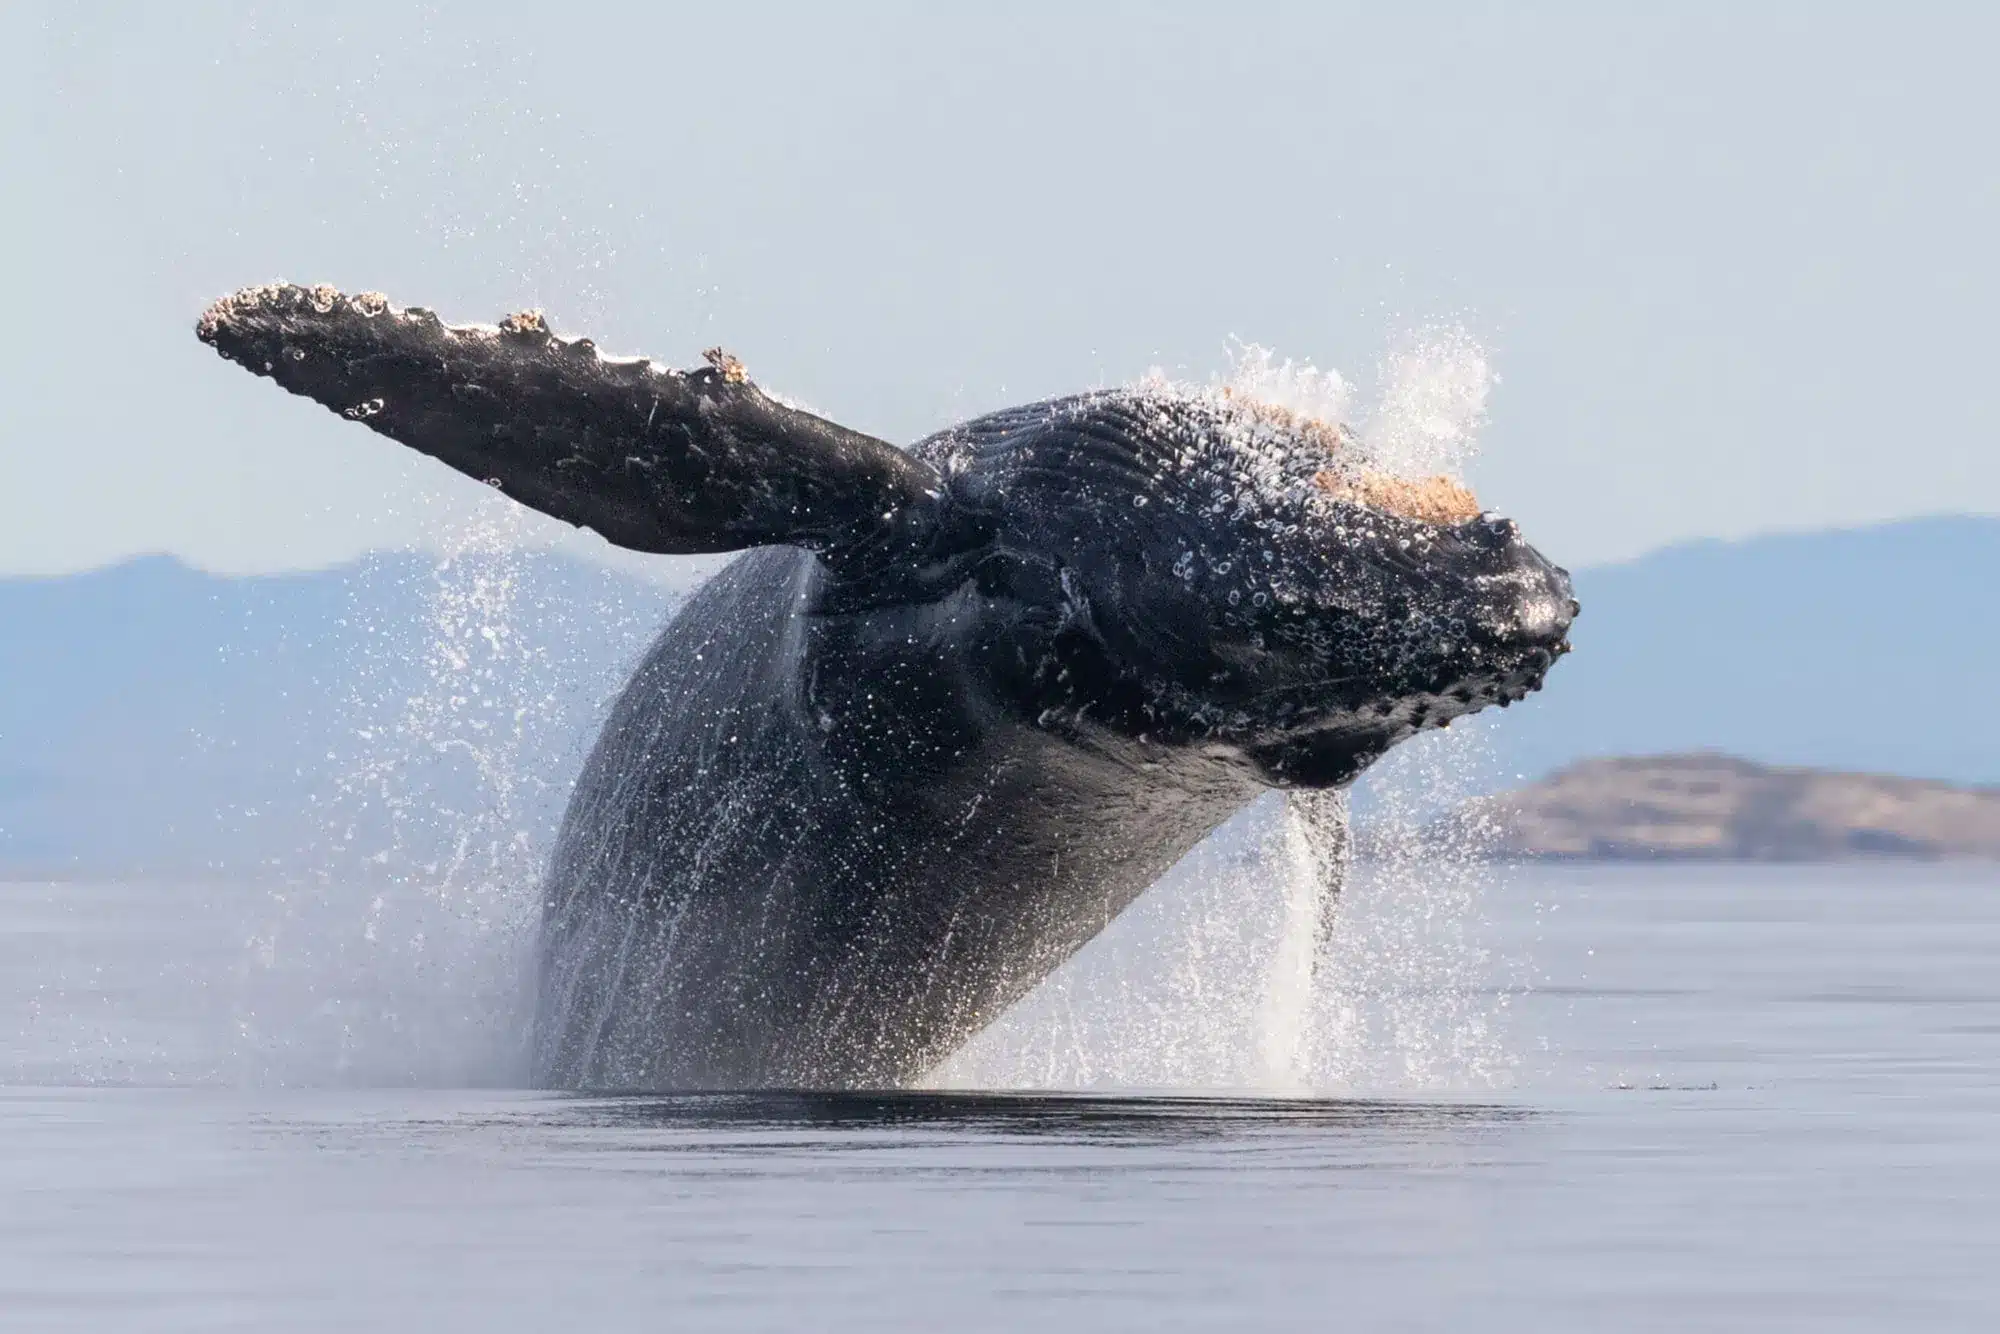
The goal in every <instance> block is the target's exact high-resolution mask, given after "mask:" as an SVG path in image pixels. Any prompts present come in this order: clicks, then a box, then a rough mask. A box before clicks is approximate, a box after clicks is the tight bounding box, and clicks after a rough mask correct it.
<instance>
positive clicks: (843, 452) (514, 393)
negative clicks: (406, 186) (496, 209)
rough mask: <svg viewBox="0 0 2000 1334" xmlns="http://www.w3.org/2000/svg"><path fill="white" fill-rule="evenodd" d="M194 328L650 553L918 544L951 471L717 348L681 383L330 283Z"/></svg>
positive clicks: (261, 296)
mask: <svg viewBox="0 0 2000 1334" xmlns="http://www.w3.org/2000/svg"><path fill="white" fill-rule="evenodd" d="M195 332H196V334H197V335H198V336H199V337H200V338H201V340H202V341H203V342H205V343H208V344H210V345H212V346H213V347H214V348H215V349H216V351H218V352H220V353H221V354H222V355H223V356H224V357H227V358H228V359H229V360H231V361H234V362H237V363H239V364H240V365H242V366H244V367H245V368H247V369H249V370H250V371H252V372H254V373H256V374H259V375H264V376H268V377H269V378H271V379H273V380H276V381H277V382H278V383H279V384H280V385H281V386H283V387H284V388H286V389H288V390H290V391H291V392H292V393H295V394H300V395H303V396H305V397H307V398H310V399H313V400H314V401H315V402H318V403H322V404H324V405H325V406H327V407H329V408H332V409H334V410H335V411H336V412H339V413H340V414H341V415H342V416H345V417H348V418H350V419H352V420H355V421H359V422H362V423H363V424H365V425H366V426H368V427H369V428H370V429H372V430H375V431H379V432H380V433H382V434H383V435H386V436H388V437H390V438H391V439H393V440H397V441H400V442H402V443H403V444H406V445H408V446H410V447H411V448H413V449H416V450H419V451H421V452H422V453H425V454H428V455H430V456H431V457H433V458H436V459H439V460H442V461H443V462H445V463H448V464H450V465H451V466H452V467H453V468H456V469H457V470H458V471H460V472H462V473H465V474H466V475H467V476H470V477H475V478H478V479H479V480H481V481H484V482H487V483H489V484H491V485H493V486H496V487H498V488H499V489H500V490H501V491H503V492H505V493H506V494H507V495H508V496H511V497H512V498H513V499H515V500H518V501H520V502H521V503H522V504H524V505H528V506H530V507H531V508H533V509H537V510H540V511H541V512H542V513H544V514H548V515H551V516H553V517H555V518H558V519H562V520H564V521H565V522H568V523H573V524H579V525H582V526H584V527H588V528H591V529H594V530H596V531H597V532H598V533H600V534H602V535H603V536H604V537H605V538H606V539H608V540H609V541H611V542H613V543H615V544H617V545H618V546H622V547H629V548H632V549H633V550H636V551H650V552H660V553H691V552H708V551H734V550H738V549H740V548H743V547H752V546H763V545H776V544H782V545H790V546H802V547H808V548H811V549H813V550H815V551H819V552H821V553H823V554H826V553H836V552H841V551H843V550H851V549H856V548H869V547H873V546H876V545H878V544H882V543H885V542H894V541H897V540H898V539H914V538H917V537H920V536H921V535H922V534H923V533H924V532H925V531H926V530H927V528H928V526H929V524H930V522H931V512H932V510H933V508H934V504H933V502H934V500H935V496H936V488H937V486H938V476H937V473H936V471H935V470H934V469H932V468H931V467H930V466H929V465H928V464H925V463H923V462H921V461H920V460H918V459H915V458H912V457H911V456H910V455H908V454H905V453H903V452H902V451H901V450H899V449H897V448H896V447H895V446H893V445H891V444H888V443H887V442H886V441H882V440H877V439H875V438H874V437H873V436H868V435H863V434H861V433H860V432H858V431H850V430H848V429H847V428H845V427H843V426H839V425H836V424H835V423H833V422H830V421H826V420H824V419H822V418H819V417H815V416H813V415H811V414H810V413H806V412H801V411H799V410H798V409H796V408H790V407H786V406H785V405H784V404H782V403H779V402H777V401H775V400H773V399H771V398H769V397H767V396H766V395H764V394H763V393H762V392H760V391H759V390H758V388H757V387H756V386H755V385H753V384H751V383H750V381H749V379H748V377H747V376H745V375H744V373H743V368H742V364H741V363H740V362H738V361H736V360H735V358H733V357H730V356H728V355H727V354H725V353H723V352H721V351H720V350H719V349H717V350H714V351H711V352H710V353H708V354H707V356H708V361H709V364H708V366H706V367H704V368H702V369H700V370H695V371H690V372H682V371H676V370H670V369H667V368H665V367H662V366H659V365H657V364H655V363H653V362H651V361H648V360H645V359H644V358H632V359H621V358H610V357H604V356H601V355H599V353H598V351H597V349H596V347H595V345H593V344H592V343H591V342H590V341H589V340H588V339H583V338H577V339H565V338H560V337H557V336H556V335H555V334H553V333H551V332H550V331H549V327H548V325H547V324H546V323H545V322H544V321H543V320H542V318H541V316H540V315H539V314H528V315H517V316H512V317H510V318H508V319H507V320H505V321H502V322H501V324H500V325H499V326H498V327H494V326H480V325H468V326H452V325H448V324H445V323H444V322H443V321H441V320H439V319H438V318H437V316H435V315H433V314H431V313H430V312H429V311H425V310H420V309H417V308H414V307H412V308H410V309H407V310H398V309H396V308H395V307H393V306H391V305H390V304H389V303H388V301H387V300H385V299H384V298H382V297H380V296H377V295H374V294H368V293H364V294H361V295H356V296H348V295H344V294H342V293H340V292H337V291H335V290H334V289H332V288H330V287H311V288H308V287H299V286H294V285H290V284H281V285H275V286H268V287H252V288H245V289H244V290H242V291H240V292H237V293H236V294H234V295H233V296H228V297H224V298H223V299H222V300H220V301H218V302H216V303H215V304H214V305H213V306H211V307H209V309H208V310H207V312H206V313H204V314H203V315H202V317H201V321H200V323H199V324H198V325H197V326H196V330H195Z"/></svg>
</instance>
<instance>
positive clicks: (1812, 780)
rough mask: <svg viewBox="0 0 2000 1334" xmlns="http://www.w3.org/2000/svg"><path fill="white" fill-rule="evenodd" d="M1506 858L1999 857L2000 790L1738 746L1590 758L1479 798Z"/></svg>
mask: <svg viewBox="0 0 2000 1334" xmlns="http://www.w3.org/2000/svg"><path fill="white" fill-rule="evenodd" d="M1458 818H1459V819H1460V820H1470V821H1475V822H1477V823H1478V824H1479V825H1481V826H1482V827H1483V828H1484V829H1485V830H1486V831H1487V832H1489V833H1490V834H1491V836H1492V846H1493V848H1494V850H1495V851H1496V852H1498V853H1499V854H1501V855H1503V856H1516V857H1538V858H1547V857H1565V858H1568V857H1590V858H1624V859H1646V860H1660V859H1668V858H1672V859H1690V858H1694V859H1703V860H1728V861H1838V860H1842V859H1845V858H1851V857H1879V856H1900V857H1928V858H1945V857H1953V858H1984V859H1992V860H2000V788H1995V787H1987V788H1967V787H1955V786H1953V785H1951V784H1949V783H1937V782H1927V781H1924V780H1922V779H1915V778H1885V777H1882V776H1881V775H1878V774H1852V773H1833V772H1827V771H1823V770H1814V769H1793V768H1775V767H1772V766H1769V765H1762V764H1752V763H1750V762H1749V761H1747V760H1739V759H1736V758H1735V757H1733V756H1729V755H1715V754H1695V755H1656V756H1647V757H1643V758H1631V759H1613V760H1586V761H1584V762H1583V763H1581V764H1575V765H1571V766H1569V767H1568V768H1565V769H1562V770H1560V771H1558V772H1557V773H1555V774H1553V775H1551V776H1550V777H1548V778H1546V779H1544V780H1542V781H1541V782H1539V783H1536V784H1534V785H1532V786H1530V787H1527V788H1524V789H1522V790H1520V791H1517V792H1509V793H1506V794H1504V795H1502V796H1499V797H1490V798H1486V799H1485V800H1482V801H1478V802H1475V803H1473V804H1472V806H1471V807H1470V808H1469V809H1468V810H1467V811H1465V812H1462V813H1461V814H1460V816H1459V817H1458Z"/></svg>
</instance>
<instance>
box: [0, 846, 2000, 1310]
mask: <svg viewBox="0 0 2000 1334" xmlns="http://www.w3.org/2000/svg"><path fill="white" fill-rule="evenodd" d="M485 911H486V909H484V908H481V907H480V906H479V905H471V906H466V905H460V910H459V911H457V912H456V914H455V915H454V916H453V918H452V921H453V922H455V923H456V925H455V926H452V927H450V928H449V929H446V928H443V927H438V926H436V925H435V924H431V923H429V922H427V920H426V919H423V918H421V916H418V917H412V916H409V915H407V914H405V915H398V909H397V907H396V905H395V903H394V902H393V901H392V900H390V899H387V898H385V897H384V896H380V895H376V894H374V892H372V891H366V890H362V891H354V892H353V893H351V894H347V893H342V892H339V891H316V892H315V893H313V894H310V895H301V894H298V893H294V894H291V895H289V896H280V895H274V894H273V892H272V891H270V890H266V889H245V888H229V889H224V888H213V887H209V888H190V887H187V886H133V885H57V886H50V885H9V886H0V1081H4V1084H5V1086H4V1087H0V1328H4V1329H6V1330H9V1331H12V1330H43V1329H92V1330H155V1329H187V1330H218V1329H256V1330H276V1329H283V1330H318V1329H327V1330H333V1329H339V1330H357V1329H369V1330H375V1329H396V1330H401V1329H412V1330H414V1329H425V1330H431V1329H447V1328H449V1329H471V1330H479V1331H483V1332H495V1331H503V1330H553V1329H571V1328H579V1329H591V1330H622V1329H671V1330H688V1329H731V1330H759V1329H773V1330H807V1329H814V1330H816V1329H867V1330H902V1329H910V1330H919V1329H921V1330H933V1329H951V1330H984V1329H1037V1330H1057V1329H1087V1330H1093V1331H1099V1330H1106V1329H1134V1330H1141V1329H1144V1330H1152V1329H1228V1328H1251V1329H1370V1330H1373V1329H1424V1330H1428V1329H1480V1330H1523V1331H1526V1330H1533V1331H1549V1330H1593V1331H1595V1330H1677V1331H1678V1330H1694V1329H1700V1330H1714V1329H1741V1330H1757V1331H1773V1330H1790V1329H1801V1330H1807V1329H1809V1330H1958V1329H1962V1330H1993V1329H2000V874H1996V872H1995V871H1994V870H1993V869H1992V868H1976V869H1974V868H1914V869H1912V868H1863V869H1855V870H1847V869H1841V870H1829V869H1805V870H1800V869H1764V868H1713V869H1676V868H1638V869H1620V870H1605V869H1594V868H1580V867H1572V868H1560V869H1553V870H1549V869H1543V870H1523V871H1517V872H1513V873H1512V874H1511V876H1510V878H1509V879H1508V881H1507V882H1506V883H1503V884H1501V885H1498V886H1496V887H1494V888H1493V889H1491V890H1490V891H1489V892H1488V893H1487V894H1486V895H1485V897H1484V900H1483V904H1482V906H1481V909H1480V920H1479V921H1478V922H1477V923H1475V934H1476V936H1477V938H1478V939H1477V944H1478V945H1479V946H1480V950H1479V951H1478V952H1476V953H1473V954H1465V955H1462V956H1460V957H1462V958H1472V959H1476V960H1477V961H1479V967H1478V969H1477V970H1475V973H1474V975H1466V976H1459V977H1456V978H1455V979H1454V978H1445V979H1444V980H1442V981H1440V980H1439V979H1438V978H1437V977H1436V976H1430V977H1429V978H1428V980H1427V981H1426V982H1425V985H1426V986H1433V987H1438V986H1443V987H1446V988H1450V987H1453V986H1456V987H1458V988H1460V989H1461V990H1462V991H1463V992H1464V993H1465V995H1464V996H1463V997H1461V998H1460V1000H1459V1001H1457V1002H1455V1003H1453V1004H1450V1005H1443V1006H1433V1007H1431V1008H1430V1009H1429V1010H1425V1009H1423V1008H1422V1007H1421V1006H1418V1007H1416V1008H1411V1007H1409V1006H1407V1005H1406V1006H1405V1007H1404V1008H1403V1009H1401V1010H1395V1011H1394V1014H1396V1015H1401V1016H1403V1018H1402V1019H1400V1020H1397V1021H1396V1022H1395V1023H1392V1024H1390V1025H1388V1028H1387V1030H1383V1029H1381V1028H1379V1027H1377V1028H1366V1027H1364V1029H1362V1030H1356V1031H1360V1032H1363V1034H1364V1036H1363V1037H1362V1038H1359V1039H1356V1038H1354V1037H1353V1036H1352V1034H1350V1037H1349V1038H1348V1039H1347V1040H1348V1041H1349V1042H1350V1043H1352V1042H1355V1041H1363V1042H1379V1043H1389V1044H1396V1043H1404V1044H1408V1045H1409V1046H1410V1048H1411V1049H1412V1050H1413V1051H1423V1052H1430V1053H1432V1054H1435V1049H1437V1048H1439V1047H1440V1045H1442V1046H1444V1047H1450V1048H1452V1049H1453V1050H1457V1049H1458V1047H1463V1046H1464V1045H1465V1042H1464V1041H1462V1040H1461V1039H1462V1038H1463V1034H1462V1033H1461V1032H1460V1030H1462V1029H1465V1028H1466V1025H1467V1023H1468V1016H1471V1017H1472V1018H1473V1019H1476V1020H1477V1021H1478V1022H1476V1023H1473V1024H1472V1025H1471V1027H1472V1029H1474V1030H1476V1037H1477V1041H1476V1042H1474V1043H1473V1044H1472V1045H1474V1046H1478V1047H1479V1048H1480V1051H1479V1052H1478V1053H1474V1055H1473V1056H1471V1057H1466V1058H1465V1059H1461V1060H1457V1062H1456V1064H1454V1063H1453V1062H1452V1061H1437V1060H1427V1061H1422V1062H1412V1061H1407V1060H1406V1061H1403V1062H1402V1063H1401V1064H1400V1065H1399V1064H1398V1063H1397V1062H1395V1061H1381V1060H1373V1059H1372V1058H1371V1059H1365V1060H1364V1059H1359V1058H1358V1057H1357V1054H1356V1053H1355V1052H1352V1051H1350V1052H1348V1053H1347V1060H1346V1063H1345V1064H1344V1065H1343V1066H1341V1068H1343V1069H1347V1070H1349V1071H1363V1072H1374V1073H1372V1074H1364V1075H1363V1076H1361V1077H1358V1078H1353V1079H1350V1080H1349V1082H1348V1084H1347V1086H1345V1087H1339V1088H1331V1089H1322V1090H1321V1091H1320V1092H1318V1093H1316V1094H1314V1095H1313V1096H1309V1097H1268V1096H1255V1095H1254V1094H1252V1093H1250V1092H1246V1091H1244V1090H1243V1089H1242V1088H1237V1089H1236V1090H1235V1091H1233V1092H1228V1093H1225V1094H1223V1095H1218V1096H1208V1097H1194V1096H1153V1095H1143V1094H1132V1095H1125V1094H1112V1093H1105V1092H1090V1093H1071V1094H1049V1093H1034V1092H1022V1091H1014V1092H1003V1093H977V1092H966V1093H955V1092H935V1093H909V1094H899V1095H893V1096H880V1097H874V1096H855V1097H833V1096H807V1095H793V1096H759V1097H683V1098H668V1097H564V1096H554V1095H546V1094H539V1093H530V1092H520V1091H514V1090H511V1089H509V1088H506V1087H504V1085H505V1084H507V1083H508V1082H509V1079H510V1077H511V1075H512V1072H514V1071H516V1070H517V1069H518V1065H517V1064H516V1062H517V1061H518V1054H519V1053H518V1045H519V1032H520V1022H521V1019H522V1012H521V1002H520V998H519V995H518V991H519V988H518V981H517V978H518V969H517V955H518V943H519V938H520V932H519V929H518V926H519V924H518V923H517V922H512V921H510V920H505V919H504V914H502V915H501V916H500V918H498V919H494V920H488V919H487V918H485V917H482V916H481V914H482V912H485ZM468 921H472V922H473V923H474V926H473V927H471V928H468V927H467V926H466V925H465V924H466V922H468ZM1141 954H1143V951H1141ZM1378 962H1379V961H1378ZM1394 962H1395V961H1394V960H1393V959H1391V960H1390V961H1389V965H1388V966H1387V974H1390V975H1392V974H1393V973H1394ZM1120 966H1122V967H1138V968H1143V967H1145V966H1146V964H1145V963H1144V960H1143V958H1140V959H1139V961H1138V962H1136V963H1135V962H1133V961H1132V959H1131V958H1127V959H1126V960H1125V961H1124V962H1123V963H1122V964H1121V965H1120ZM1479 970H1483V971H1479ZM1460 971H1461V973H1462V972H1463V971H1464V970H1463V968H1461V969H1460ZM1432 973H1435V969H1432ZM1384 975H1385V971H1384V968H1383V967H1381V966H1378V967H1376V968H1375V969H1374V971H1372V972H1369V973H1367V974H1366V975H1365V977H1363V979H1362V980H1361V981H1359V982H1355V983H1353V985H1354V986H1356V987H1362V988H1366V987H1372V986H1376V985H1377V984H1378V983H1379V982H1380V980H1381V978H1382V977H1383V976H1384ZM1368 979H1374V980H1373V981H1369V980H1368ZM1168 981H1169V983H1171V981H1172V979H1171V978H1169V979H1168ZM1162 985H1166V984H1162ZM1168 989H1169V990H1171V989H1172V987H1171V986H1168ZM1094 994H1100V993H1093V992H1090V991H1089V990H1088V989H1083V990H1078V991H1076V992H1074V993H1073V994H1071V995H1069V996H1067V997H1066V998H1063V999H1062V1006H1068V1007H1070V1008H1074V1007H1075V1006H1076V1005H1078V1004H1083V1005H1086V1006H1087V1005H1088V1004H1089V1003H1090V1000H1089V997H1090V996H1091V995H1094ZM1135 994H1140V995H1141V996H1142V997H1143V996H1144V995H1148V994H1151V993H1147V992H1146V991H1145V988H1144V987H1143V986H1141V987H1140V988H1139V992H1138V993H1135ZM1079 998H1081V999H1079ZM1350 999H1351V998H1350ZM1364 1000H1365V998H1364ZM1146 1004H1147V1005H1148V1006H1151V1005H1152V1003H1151V1002H1150V1001H1149V1002H1146ZM1057 1008H1061V1007H1057ZM1152 1009H1153V1010H1157V1009H1158V1007H1157V1006H1152ZM1392 1009H1393V1007H1392ZM1426 1015H1428V1016H1429V1019H1428V1021H1425V1020H1424V1016H1426ZM1393 1017H1394V1016H1393V1015H1392V1018H1393ZM1174 1022H1175V1023H1181V1022H1183V1021H1182V1020H1175V1021H1174ZM1422 1022H1430V1023H1432V1024H1433V1026H1434V1027H1435V1026H1436V1025H1443V1026H1444V1027H1446V1028H1450V1029H1452V1031H1451V1032H1436V1031H1434V1032H1428V1033H1418V1032H1411V1031H1405V1030H1409V1029H1411V1028H1412V1027H1413V1026H1415V1027H1421V1026H1422ZM1085 1026H1086V1027H1087V1023H1086V1025H1085ZM1120 1031H1125V1030H1120ZM1384 1031H1387V1033H1388V1036H1381V1033H1382V1032H1384ZM1369 1035H1373V1036H1369ZM1167 1036H1168V1037H1172V1035H1171V1034H1169V1035H1167ZM1022 1040H1023V1041H1026V1039H1022ZM1121 1040H1122V1039H1121ZM1131 1040H1132V1041H1138V1040H1139V1039H1136V1038H1135V1039H1131ZM1078 1041H1079V1042H1082V1041H1083V1039H1078ZM1042 1042H1043V1046H1042V1048H1041V1049H1038V1050H1039V1051H1040V1055H1037V1056H1036V1057H1035V1058H1034V1059H1035V1060H1037V1061H1041V1062H1043V1065H1042V1066H1033V1065H1032V1062H1031V1063H1030V1067H1028V1068H1030V1070H1031V1073H1032V1069H1035V1068H1048V1069H1054V1068H1055V1067H1054V1066H1050V1065H1048V1064H1047V1061H1048V1060H1049V1059H1051V1058H1049V1057H1048V1050H1052V1049H1050V1048H1048V1043H1047V1041H1046V1039H1043V1040H1042ZM1453 1044H1457V1045H1456V1046H1454V1045H1453ZM1196 1045H1197V1047H1198V1046H1199V1044H1198V1043H1197V1044H1196ZM1080 1049H1081V1048H1079V1050H1080ZM1184 1049H1185V1048H1175V1050H1177V1051H1179V1050H1184ZM1496 1052H1497V1053H1498V1055H1497V1057H1496V1055H1495V1053H1496ZM1359 1055H1360V1056H1362V1057H1366V1056H1370V1053H1366V1052H1364V1053H1360V1054H1359ZM1374 1055H1380V1053H1375V1054H1374ZM998 1059H1000V1058H999V1057H996V1056H994V1055H992V1054H991V1053H989V1054H988V1055H987V1056H986V1057H984V1058H982V1060H983V1061H984V1064H982V1065H980V1066H978V1067H977V1068H978V1069H981V1070H987V1071H991V1070H992V1069H994V1068H996V1067H995V1066H994V1064H993V1062H994V1061H995V1060H998ZM1079 1059H1080V1058H1079ZM1093 1059H1097V1060H1098V1065H1099V1066H1100V1067H1103V1065H1104V1062H1103V1058H1101V1057H1099V1058H1093ZM1253 1064H1254V1062H1253ZM1106 1068H1126V1067H1117V1066H1116V1062H1115V1061H1114V1062H1112V1066H1111V1067H1106ZM1131 1068H1138V1067H1131ZM1177 1068H1178V1067H1177ZM1397 1070H1401V1071H1403V1072H1404V1075H1403V1076H1397V1077H1392V1074H1391V1075H1385V1074H1382V1073H1381V1072H1383V1071H1390V1072H1392V1073H1393V1072H1394V1071H1397ZM1411 1071H1415V1072H1417V1073H1416V1074H1415V1075H1412V1074H1410V1072H1411ZM1371 1081H1373V1082H1372V1083H1371ZM1029 1082H1033V1080H1032V1079H1030V1080H1029ZM1072 1082H1074V1081H1072ZM469 1085H484V1087H467V1086H469Z"/></svg>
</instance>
